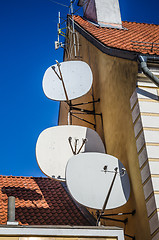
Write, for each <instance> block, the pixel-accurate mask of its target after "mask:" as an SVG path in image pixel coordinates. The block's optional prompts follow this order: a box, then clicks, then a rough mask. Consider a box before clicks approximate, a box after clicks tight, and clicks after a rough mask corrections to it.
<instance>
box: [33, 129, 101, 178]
mask: <svg viewBox="0 0 159 240" xmlns="http://www.w3.org/2000/svg"><path fill="white" fill-rule="evenodd" d="M80 152H102V153H104V152H105V148H104V144H103V142H102V140H101V138H100V137H99V135H98V134H97V133H96V132H95V131H94V130H92V129H90V128H86V127H81V126H75V125H66V126H65V125H64V126H56V127H51V128H47V129H45V130H44V131H43V132H42V133H41V134H40V135H39V138H38V140H37V144H36V159H37V162H38V165H39V167H40V169H41V170H42V172H43V173H44V174H45V175H47V176H48V177H54V178H55V179H57V180H65V167H66V164H67V161H68V160H69V159H70V158H71V157H72V156H73V155H74V154H78V153H80Z"/></svg>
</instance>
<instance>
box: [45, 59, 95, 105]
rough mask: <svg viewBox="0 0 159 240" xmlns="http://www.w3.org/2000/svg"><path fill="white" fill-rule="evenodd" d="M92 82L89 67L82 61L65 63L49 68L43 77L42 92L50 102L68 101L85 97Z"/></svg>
mask: <svg viewBox="0 0 159 240" xmlns="http://www.w3.org/2000/svg"><path fill="white" fill-rule="evenodd" d="M92 81H93V76H92V71H91V68H90V67H89V65H88V64H87V63H85V62H83V61H67V62H62V63H60V64H59V63H58V62H57V64H55V65H53V66H51V67H49V68H48V69H47V70H46V72H45V74H44V77H43V90H44V93H45V95H46V96H47V97H48V98H49V99H52V100H57V101H66V100H67V101H68V100H72V99H76V98H78V97H81V96H83V95H85V94H86V93H87V92H88V91H89V90H90V88H91V86H92Z"/></svg>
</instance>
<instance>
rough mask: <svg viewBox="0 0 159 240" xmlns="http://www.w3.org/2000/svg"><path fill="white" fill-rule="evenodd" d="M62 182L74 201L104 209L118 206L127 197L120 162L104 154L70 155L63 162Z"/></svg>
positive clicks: (124, 176) (127, 183) (128, 188)
mask: <svg viewBox="0 0 159 240" xmlns="http://www.w3.org/2000/svg"><path fill="white" fill-rule="evenodd" d="M116 172H117V174H116ZM115 174H116V178H115V180H114V183H113V185H112V182H113V179H114V177H115ZM66 183H67V187H68V189H69V191H70V193H71V195H72V197H73V198H74V199H75V200H76V201H77V202H79V203H80V204H82V205H84V206H86V207H89V208H93V209H98V210H103V211H104V210H105V209H113V208H117V207H120V206H122V205H124V204H125V203H126V202H127V201H128V199H129V196H130V183H129V178H128V175H127V172H126V170H125V168H124V166H123V164H122V163H121V162H120V161H119V160H118V159H117V158H115V157H113V156H111V155H108V154H102V153H80V154H78V155H75V156H73V157H72V158H71V159H70V160H69V161H68V163H67V167H66ZM111 185H112V189H111V191H110V188H111ZM108 195H109V196H108ZM106 201H107V202H106ZM103 207H104V208H103Z"/></svg>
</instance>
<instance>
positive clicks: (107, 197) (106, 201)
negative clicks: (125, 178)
mask: <svg viewBox="0 0 159 240" xmlns="http://www.w3.org/2000/svg"><path fill="white" fill-rule="evenodd" d="M117 170H118V168H117V167H116V168H115V169H114V171H115V173H114V177H113V180H112V183H111V185H110V188H109V191H108V194H107V196H106V199H105V202H104V205H103V208H102V211H101V213H100V214H99V216H98V219H97V226H98V224H99V221H100V218H101V216H102V214H103V213H104V210H105V208H106V205H107V203H108V200H109V197H110V194H111V191H112V188H113V185H114V182H115V179H116V176H117V173H118V172H117Z"/></svg>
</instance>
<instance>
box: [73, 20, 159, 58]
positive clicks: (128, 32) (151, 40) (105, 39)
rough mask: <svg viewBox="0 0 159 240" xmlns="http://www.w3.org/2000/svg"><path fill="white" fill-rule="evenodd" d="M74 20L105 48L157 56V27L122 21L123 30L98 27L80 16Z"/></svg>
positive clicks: (158, 39)
mask: <svg viewBox="0 0 159 240" xmlns="http://www.w3.org/2000/svg"><path fill="white" fill-rule="evenodd" d="M74 20H75V22H76V23H78V24H79V25H80V26H81V27H82V28H83V29H85V30H86V31H87V32H88V33H89V34H91V35H92V36H93V37H95V38H96V39H97V40H99V41H100V42H101V43H103V44H105V45H106V46H109V47H112V48H118V49H121V50H127V51H133V52H139V53H142V54H147V53H148V54H157V55H159V25H154V24H146V23H136V22H127V21H124V22H122V26H123V28H124V29H116V28H108V27H99V26H97V25H95V24H93V23H91V22H89V21H87V20H85V19H83V18H82V17H80V16H74ZM143 45H144V46H143Z"/></svg>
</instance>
